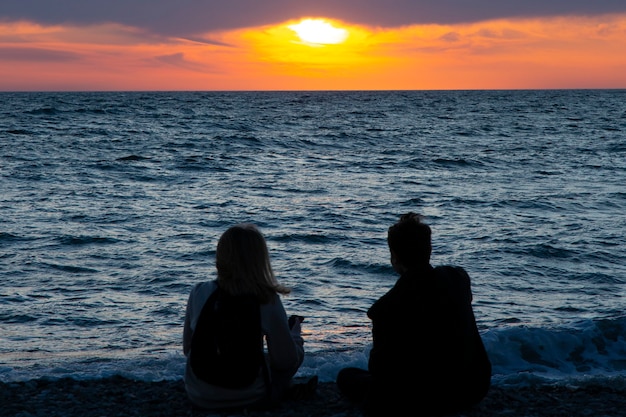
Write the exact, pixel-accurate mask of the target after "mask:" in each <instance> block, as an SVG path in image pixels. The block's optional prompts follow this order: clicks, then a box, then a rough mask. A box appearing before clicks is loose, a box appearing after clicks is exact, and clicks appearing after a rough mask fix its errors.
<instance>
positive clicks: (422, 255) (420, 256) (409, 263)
mask: <svg viewBox="0 0 626 417" xmlns="http://www.w3.org/2000/svg"><path fill="white" fill-rule="evenodd" d="M422 220H423V217H422V215H420V214H417V213H413V212H409V213H406V214H403V215H402V216H400V220H399V221H398V222H397V223H396V224H394V225H393V226H391V227H390V228H389V230H388V231H387V244H388V245H389V249H390V250H391V251H392V252H393V253H394V254H395V256H396V259H397V260H398V261H399V262H400V263H401V264H402V265H404V266H405V267H407V268H409V269H410V268H413V267H419V266H423V265H427V264H429V263H430V253H431V251H432V246H431V230H430V227H429V226H428V225H427V224H426V223H423V221H422Z"/></svg>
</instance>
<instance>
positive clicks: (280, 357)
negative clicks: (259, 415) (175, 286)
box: [183, 223, 314, 410]
mask: <svg viewBox="0 0 626 417" xmlns="http://www.w3.org/2000/svg"><path fill="white" fill-rule="evenodd" d="M216 268H217V279H215V280H212V281H208V282H202V283H198V284H196V285H195V286H194V287H193V288H192V290H191V293H190V295H189V300H188V302H187V310H186V314H185V325H184V330H183V352H184V354H185V356H186V357H187V364H186V367H185V376H184V380H185V388H186V390H187V394H188V396H189V398H190V400H191V402H192V403H193V404H194V405H196V406H198V407H201V408H205V409H211V410H220V409H233V408H246V407H254V406H258V407H267V406H272V405H275V404H276V403H277V402H278V401H280V400H281V399H283V398H284V397H285V396H286V395H287V392H288V390H289V389H290V386H291V383H292V378H293V376H294V375H295V373H296V372H297V370H298V368H299V367H300V365H301V364H302V361H303V359H304V348H303V345H304V341H303V339H302V336H301V327H300V320H295V321H294V320H293V319H292V320H288V318H287V314H286V312H285V309H284V307H283V304H282V302H281V300H280V295H286V294H289V293H290V291H291V290H290V289H289V288H287V287H285V286H283V285H281V284H279V283H278V282H277V280H276V277H275V276H274V272H273V270H272V266H271V263H270V258H269V252H268V249H267V244H266V242H265V238H264V237H263V235H262V234H261V232H260V231H259V229H258V228H257V227H256V226H255V225H253V224H248V223H244V224H238V225H235V226H232V227H231V228H229V229H228V230H227V231H226V232H224V234H223V235H222V236H221V237H220V239H219V242H218V244H217V252H216ZM218 294H220V295H219V297H222V298H221V299H220V300H218V301H215V300H214V299H215V298H216V297H218ZM229 300H230V301H229ZM215 303H217V305H220V306H221V305H225V306H228V305H230V306H231V307H230V308H231V310H228V307H224V308H222V310H223V311H226V313H223V315H225V316H226V318H224V319H221V320H222V321H226V322H228V320H229V319H232V318H233V317H232V316H238V315H239V316H242V317H247V316H245V314H251V315H254V314H255V313H254V311H256V312H257V313H256V314H257V317H258V316H260V320H257V319H254V318H253V319H249V321H254V320H257V321H260V331H261V333H262V336H260V338H259V340H260V341H259V343H260V350H261V352H262V357H263V358H264V360H262V366H261V367H260V368H259V369H258V370H256V371H254V374H252V375H250V372H248V374H249V376H248V377H245V376H241V377H239V376H237V375H236V374H237V372H239V371H235V370H234V369H222V370H221V371H220V370H219V369H217V368H219V367H220V366H221V367H224V366H231V365H227V364H226V363H227V362H228V361H227V360H221V359H218V360H216V361H213V363H214V364H213V365H211V364H210V363H208V364H204V365H203V364H202V363H201V362H202V361H203V360H204V359H205V358H204V356H210V355H208V354H207V353H206V352H209V351H210V350H211V348H210V347H209V348H206V347H202V348H200V345H201V343H202V340H203V339H205V340H204V343H205V344H206V343H211V342H207V341H206V340H209V339H211V340H213V339H212V338H213V336H214V335H212V334H211V333H214V332H217V330H214V329H216V328H217V327H216V326H217V325H215V320H217V319H215V318H214V317H213V318H212V319H210V318H209V319H201V317H205V316H204V315H203V314H202V312H203V308H204V307H205V305H215ZM229 303H230V304H229ZM254 306H257V307H256V308H255V307H254ZM213 308H214V309H216V308H215V307H213ZM246 309H249V310H250V311H251V313H243V312H242V311H247V310H246ZM228 311H230V312H228ZM205 314H208V313H205ZM229 315H230V316H231V317H229ZM211 320H214V322H213V323H214V324H213V325H210V324H206V323H208V322H211ZM247 324H248V323H244V325H242V324H241V323H239V324H237V325H236V326H237V327H244V328H246V327H249V326H247ZM250 325H251V326H252V327H253V326H254V323H251V324H250ZM211 326H213V327H211ZM232 330H234V329H230V330H228V329H227V330H226V332H228V331H232ZM246 331H248V330H246ZM243 332H244V331H243V330H242V331H241V332H240V333H243ZM196 333H197V334H196ZM200 333H202V334H200ZM235 333H236V332H235ZM225 337H227V336H223V338H225ZM232 338H235V339H236V338H237V335H236V334H235V335H233V336H232ZM198 340H200V341H198ZM263 340H264V341H265V342H263ZM254 343H256V342H252V344H254ZM264 343H265V344H266V350H264V348H263V344H264ZM241 344H245V345H246V346H238V347H237V346H236V347H233V348H230V349H234V350H237V348H241V350H242V351H244V350H245V349H249V346H250V345H251V343H247V342H241V343H240V345H241ZM194 347H195V349H197V350H198V351H197V352H194ZM201 349H202V350H203V351H202V352H200V350H201ZM216 350H217V351H219V349H216ZM242 356H244V357H241V358H237V359H236V363H237V365H234V366H233V367H234V368H237V367H239V366H241V367H243V365H241V362H240V361H243V360H247V359H250V360H252V359H251V356H254V355H247V354H242ZM194 358H195V361H194ZM207 361H208V362H210V361H211V359H207ZM199 363H200V364H199ZM203 366H204V369H203V368H202V367H203ZM246 366H248V365H246ZM248 368H249V366H248ZM254 369H255V368H254ZM220 372H222V373H223V375H224V376H223V377H220V376H219V374H220ZM242 372H243V371H242ZM216 375H217V376H216ZM237 378H239V380H238V379H237ZM246 379H247V380H246ZM312 388H313V389H314V387H312Z"/></svg>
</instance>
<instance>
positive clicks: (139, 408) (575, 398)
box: [0, 377, 626, 417]
mask: <svg viewBox="0 0 626 417" xmlns="http://www.w3.org/2000/svg"><path fill="white" fill-rule="evenodd" d="M614 385H615V386H610V385H607V384H606V382H604V383H602V384H595V383H594V382H586V383H584V384H578V385H551V384H540V385H533V386H529V387H507V386H494V387H492V388H491V390H490V392H489V394H488V395H487V397H486V398H485V399H484V400H483V401H482V402H481V403H480V404H479V405H478V406H477V407H475V408H474V409H472V410H469V411H467V412H466V413H463V414H458V415H455V416H454V417H495V416H516V417H517V416H525V417H557V416H558V417H600V416H602V417H620V416H624V415H625V412H626V407H625V406H626V384H625V383H624V381H623V380H621V379H620V380H618V381H616V383H615V384H614ZM0 415H2V416H3V417H31V416H32V417H34V416H45V417H60V416H63V417H78V416H80V417H85V416H90V417H98V416H102V417H105V416H106V417H126V416H129V417H130V416H137V417H156V416H168V417H173V416H181V417H182V416H187V417H209V416H212V417H213V416H215V417H227V416H229V417H240V416H251V417H266V416H273V417H274V416H275V417H310V416H316V417H361V416H363V414H362V413H361V411H360V410H359V409H358V408H356V407H355V406H353V405H352V404H350V403H349V402H347V401H345V400H344V399H343V398H342V396H341V395H340V394H339V391H338V390H337V386H336V385H335V384H334V383H332V382H324V383H320V384H319V386H318V388H317V392H316V393H315V395H314V396H313V397H312V398H309V399H305V400H298V401H287V402H284V403H283V404H281V405H280V406H278V407H277V408H276V409H273V410H271V411H250V410H242V411H236V412H233V411H231V412H228V413H226V412H225V413H216V412H210V411H205V410H199V409H197V408H195V407H193V406H192V405H191V403H190V402H189V400H188V399H187V396H186V393H185V389H184V385H183V382H182V380H176V381H161V382H144V381H134V380H131V379H127V378H123V377H111V378H106V379H98V380H74V379H71V378H64V379H58V380H48V379H40V380H30V381H21V382H9V383H0ZM413 415H418V414H415V413H414V412H411V411H407V416H413ZM450 417H452V416H450Z"/></svg>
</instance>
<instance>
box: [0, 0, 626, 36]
mask: <svg viewBox="0 0 626 417" xmlns="http://www.w3.org/2000/svg"><path fill="white" fill-rule="evenodd" d="M608 13H626V1H624V0H593V1H592V0H473V1H467V0H437V1H434V0H341V1H338V0H316V1H308V2H303V1H293V0H263V1H259V0H228V1H216V0H107V1H90V0H54V1H50V0H2V1H1V2H0V21H4V22H9V21H16V20H29V21H34V22H40V23H43V24H61V23H71V24H78V25H82V24H95V23H121V24H125V25H130V26H135V27H139V28H143V29H145V30H149V31H151V32H153V33H155V34H161V35H175V36H191V35H194V34H198V33H202V32H204V31H209V30H215V29H232V28H238V27H249V26H257V25H264V24H272V23H278V22H281V21H285V20H289V19H295V18H299V17H303V16H325V17H332V18H336V19H341V20H345V21H348V22H351V23H358V24H367V25H372V26H381V27H394V26H402V25H409V24H428V23H442V24H446V23H449V24H451V23H469V22H475V21H481V20H486V19H495V18H522V17H540V16H568V15H577V16H591V15H602V14H608Z"/></svg>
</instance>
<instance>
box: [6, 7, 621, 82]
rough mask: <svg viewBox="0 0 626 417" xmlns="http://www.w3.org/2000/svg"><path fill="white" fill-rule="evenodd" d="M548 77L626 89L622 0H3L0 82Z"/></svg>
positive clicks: (541, 79)
mask: <svg viewBox="0 0 626 417" xmlns="http://www.w3.org/2000/svg"><path fill="white" fill-rule="evenodd" d="M303 19H307V20H306V21H305V22H304V23H301V22H302V21H303ZM551 88H557V89H560V88H626V0H593V1H591V0H541V1H539V0H523V1H522V0H475V1H468V0H437V1H434V0H431V1H428V0H380V1H375V0H341V1H338V0H332V1H331V0H316V1H293V0H263V1H259V0H229V1H219V2H218V1H215V0H177V1H173V0H171V1H166V0H108V1H97V2H96V1H92V0H54V1H52V0H1V1H0V91H81V90H85V91H105V90H416V89H417V90H422V89H435V90H440V89H551Z"/></svg>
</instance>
